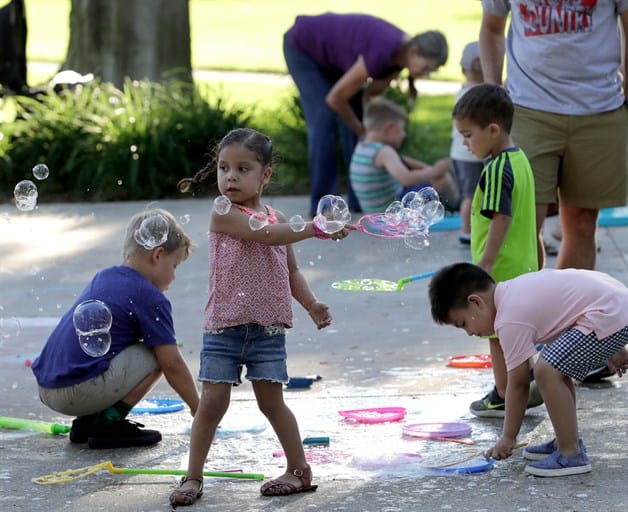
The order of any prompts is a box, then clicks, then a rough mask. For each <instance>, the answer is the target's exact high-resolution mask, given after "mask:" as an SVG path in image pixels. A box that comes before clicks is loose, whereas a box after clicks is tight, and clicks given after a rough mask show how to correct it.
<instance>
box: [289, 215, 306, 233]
mask: <svg viewBox="0 0 628 512" xmlns="http://www.w3.org/2000/svg"><path fill="white" fill-rule="evenodd" d="M288 223H289V224H290V228H291V229H292V231H294V232H295V233H299V232H301V231H303V230H304V229H305V226H306V223H305V221H304V220H303V217H301V215H293V216H292V217H290V220H289V221H288Z"/></svg>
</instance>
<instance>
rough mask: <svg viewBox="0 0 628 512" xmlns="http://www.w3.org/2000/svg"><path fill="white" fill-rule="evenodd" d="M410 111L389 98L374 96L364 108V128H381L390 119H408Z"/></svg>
mask: <svg viewBox="0 0 628 512" xmlns="http://www.w3.org/2000/svg"><path fill="white" fill-rule="evenodd" d="M407 120H408V113H407V112H406V111H405V109H404V108H403V107H402V106H401V105H398V104H397V103H395V102H394V101H391V100H389V99H387V98H382V97H377V98H373V99H372V100H371V101H369V102H368V103H367V104H366V108H365V109H364V119H363V123H364V129H365V130H366V131H371V130H379V129H381V128H382V127H383V126H384V125H385V124H386V123H388V122H390V121H404V122H405V121H407Z"/></svg>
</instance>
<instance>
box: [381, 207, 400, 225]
mask: <svg viewBox="0 0 628 512" xmlns="http://www.w3.org/2000/svg"><path fill="white" fill-rule="evenodd" d="M402 211H403V204H401V201H393V202H392V203H390V204H389V205H388V208H386V211H385V212H384V218H385V219H386V224H388V225H389V226H398V225H399V224H401V219H402Z"/></svg>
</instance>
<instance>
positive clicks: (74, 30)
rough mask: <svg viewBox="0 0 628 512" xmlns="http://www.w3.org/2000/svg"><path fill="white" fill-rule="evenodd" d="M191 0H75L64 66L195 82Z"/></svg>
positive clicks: (115, 78)
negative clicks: (191, 53)
mask: <svg viewBox="0 0 628 512" xmlns="http://www.w3.org/2000/svg"><path fill="white" fill-rule="evenodd" d="M190 52H191V50H190V19H189V6H188V0H72V11H71V14H70V43H69V46H68V53H67V56H66V60H65V63H64V64H63V66H62V69H64V70H65V69H71V70H74V71H77V72H79V73H81V74H87V73H93V74H94V75H95V76H97V77H100V78H101V79H102V80H103V81H104V82H111V83H113V84H115V85H116V86H117V87H121V86H122V84H123V83H124V79H125V78H127V77H128V78H131V79H134V80H144V79H147V80H150V81H153V82H162V81H168V80H172V79H175V78H176V79H179V80H185V81H188V82H191V81H192V63H191V55H190Z"/></svg>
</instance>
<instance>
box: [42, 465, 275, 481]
mask: <svg viewBox="0 0 628 512" xmlns="http://www.w3.org/2000/svg"><path fill="white" fill-rule="evenodd" d="M103 469H106V470H107V471H108V472H109V473H112V474H114V475H185V474H186V473H187V470H185V469H151V468H117V467H114V466H113V464H112V463H111V461H106V462H101V463H100V464H95V465H93V466H86V467H84V468H76V469H67V470H65V471H59V472H57V473H52V474H50V475H42V476H39V477H37V478H33V482H35V483H36V484H40V485H49V484H62V483H65V482H71V481H72V480H77V479H79V478H85V477H86V476H89V475H93V474H94V473H96V472H98V471H100V470H103ZM203 476H212V477H220V478H242V479H250V480H264V475H263V474H261V473H240V472H237V471H203Z"/></svg>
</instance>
